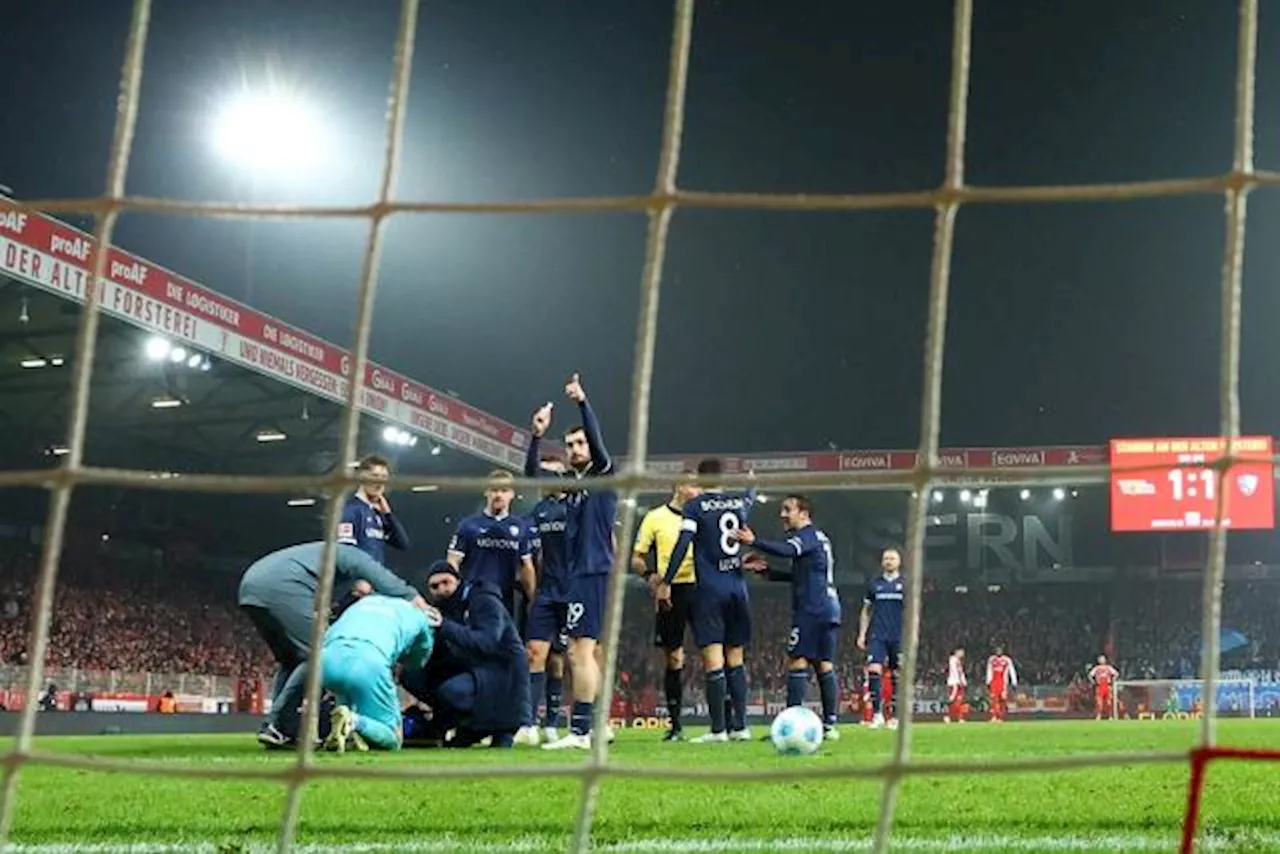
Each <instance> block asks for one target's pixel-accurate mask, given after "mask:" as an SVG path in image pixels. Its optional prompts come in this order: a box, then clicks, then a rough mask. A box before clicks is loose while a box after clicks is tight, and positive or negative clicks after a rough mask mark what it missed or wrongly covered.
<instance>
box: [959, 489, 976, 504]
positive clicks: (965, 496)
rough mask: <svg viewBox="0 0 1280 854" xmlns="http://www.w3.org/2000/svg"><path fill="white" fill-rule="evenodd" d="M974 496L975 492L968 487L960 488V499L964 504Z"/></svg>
mask: <svg viewBox="0 0 1280 854" xmlns="http://www.w3.org/2000/svg"><path fill="white" fill-rule="evenodd" d="M971 498H973V493H971V492H970V491H969V490H967V489H962V490H960V501H961V502H962V503H964V504H968V503H969V499H971Z"/></svg>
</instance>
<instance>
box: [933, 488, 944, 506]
mask: <svg viewBox="0 0 1280 854" xmlns="http://www.w3.org/2000/svg"><path fill="white" fill-rule="evenodd" d="M933 503H934V504H941V503H942V493H941V492H938V491H937V490H934V493H933Z"/></svg>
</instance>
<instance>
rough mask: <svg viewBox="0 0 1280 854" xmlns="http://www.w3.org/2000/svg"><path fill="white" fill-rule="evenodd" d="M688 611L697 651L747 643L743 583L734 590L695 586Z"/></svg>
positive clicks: (748, 615) (748, 631)
mask: <svg viewBox="0 0 1280 854" xmlns="http://www.w3.org/2000/svg"><path fill="white" fill-rule="evenodd" d="M692 610H693V642H694V643H695V644H697V645H698V648H699V649H701V648H703V647H708V646H711V645H712V644H716V643H719V644H724V645H725V646H747V645H749V644H750V643H751V602H750V599H749V598H748V597H747V588H746V585H745V584H744V585H743V586H742V587H741V588H739V589H737V590H717V589H715V588H713V587H699V588H698V593H697V595H696V596H695V597H694V599H693V609H692Z"/></svg>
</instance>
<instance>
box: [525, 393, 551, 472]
mask: <svg viewBox="0 0 1280 854" xmlns="http://www.w3.org/2000/svg"><path fill="white" fill-rule="evenodd" d="M553 408H554V407H553V405H552V404H550V403H544V404H542V406H539V407H538V409H537V411H536V412H534V413H533V420H532V421H531V422H530V424H529V450H528V451H526V452H525V455H524V476H525V477H542V476H545V475H546V474H547V472H545V471H543V469H542V437H543V436H545V435H546V433H547V428H548V427H550V426H551V411H552V409H553Z"/></svg>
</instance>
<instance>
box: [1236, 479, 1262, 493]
mask: <svg viewBox="0 0 1280 854" xmlns="http://www.w3.org/2000/svg"><path fill="white" fill-rule="evenodd" d="M1236 485H1237V486H1239V487H1240V492H1242V493H1243V494H1244V496H1245V497H1246V498H1248V497H1249V496H1251V495H1253V494H1254V493H1255V492H1257V491H1258V476H1257V475H1256V474H1242V475H1240V476H1239V477H1237V478H1236Z"/></svg>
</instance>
